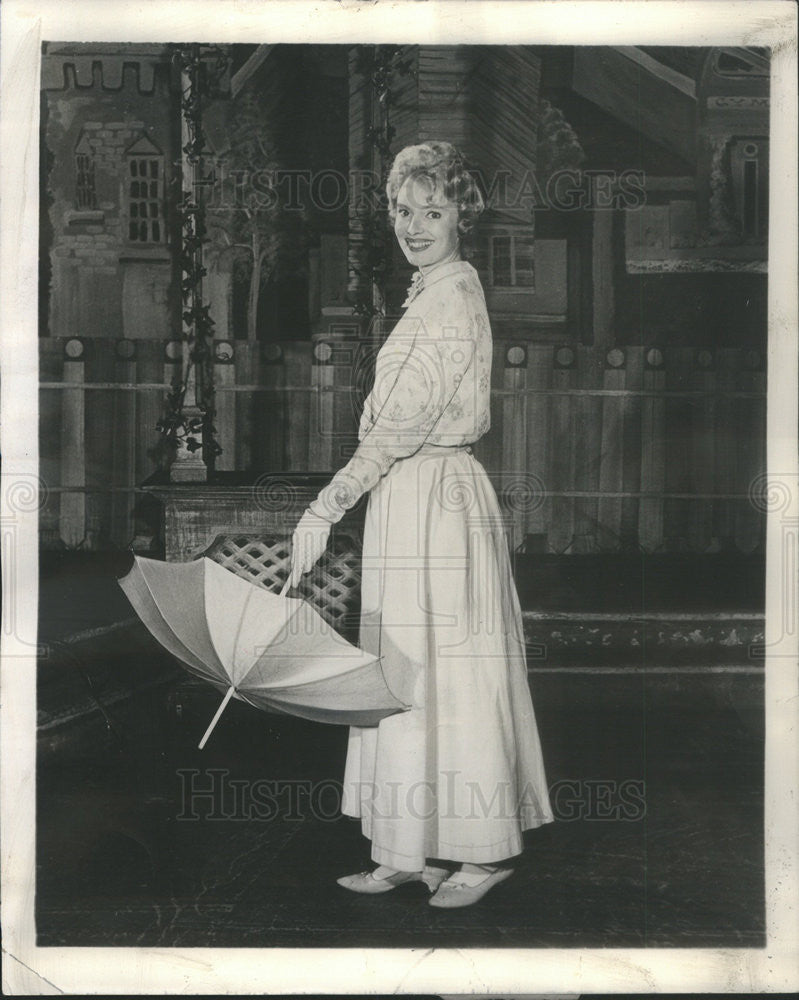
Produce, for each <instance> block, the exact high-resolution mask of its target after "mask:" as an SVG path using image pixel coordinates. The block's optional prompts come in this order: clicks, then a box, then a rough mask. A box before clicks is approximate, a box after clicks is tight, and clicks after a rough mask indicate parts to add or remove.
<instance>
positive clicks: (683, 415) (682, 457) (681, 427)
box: [663, 348, 691, 551]
mask: <svg viewBox="0 0 799 1000" xmlns="http://www.w3.org/2000/svg"><path fill="white" fill-rule="evenodd" d="M664 353H665V355H666V389H667V391H673V392H685V391H686V390H687V389H688V378H687V375H688V371H689V368H688V365H689V364H690V354H691V350H690V348H689V349H688V350H686V349H685V348H675V349H674V350H671V351H666V352H664ZM690 435H691V401H690V398H688V397H685V396H669V397H667V399H666V492H667V493H688V492H690V486H691V477H690V463H689V448H690ZM690 504H691V501H690V500H680V499H669V500H666V501H665V503H664V511H663V518H664V525H663V531H664V535H665V537H666V539H667V541H668V546H669V548H670V549H672V550H678V551H682V550H685V549H687V547H688V511H689V507H690Z"/></svg>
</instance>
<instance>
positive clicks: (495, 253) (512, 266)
mask: <svg viewBox="0 0 799 1000" xmlns="http://www.w3.org/2000/svg"><path fill="white" fill-rule="evenodd" d="M487 263H488V274H489V279H488V280H489V284H490V285H491V286H492V287H493V288H515V289H517V290H519V291H522V290H523V291H527V292H535V239H534V237H533V234H532V232H530V231H524V232H518V233H511V232H501V233H499V232H498V233H496V234H494V235H492V236H489V238H488V261H487Z"/></svg>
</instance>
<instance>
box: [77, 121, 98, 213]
mask: <svg viewBox="0 0 799 1000" xmlns="http://www.w3.org/2000/svg"><path fill="white" fill-rule="evenodd" d="M75 207H76V208H78V209H81V208H83V209H89V210H92V209H95V208H97V190H96V188H95V182H94V156H93V155H92V151H91V148H90V146H89V142H88V139H87V138H86V136H85V135H82V136H81V138H80V141H79V142H78V145H77V146H76V147H75Z"/></svg>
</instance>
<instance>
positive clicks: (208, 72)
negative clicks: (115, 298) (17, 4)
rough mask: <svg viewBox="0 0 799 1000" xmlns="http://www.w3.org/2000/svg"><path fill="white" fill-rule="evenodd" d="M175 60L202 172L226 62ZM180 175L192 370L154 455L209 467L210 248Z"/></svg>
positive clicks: (171, 397)
mask: <svg viewBox="0 0 799 1000" xmlns="http://www.w3.org/2000/svg"><path fill="white" fill-rule="evenodd" d="M173 58H174V64H175V66H176V68H177V69H178V70H179V71H180V74H181V98H180V110H181V114H182V116H183V120H184V121H185V123H186V131H187V133H188V137H187V141H186V143H185V145H184V146H183V148H182V152H183V154H184V156H185V160H186V161H187V162H188V163H189V164H190V166H191V167H192V168H193V169H194V171H197V172H199V171H201V170H202V165H203V157H204V156H205V155H206V153H207V143H206V136H205V132H204V130H203V106H204V103H205V101H206V100H207V98H208V97H209V95H210V94H212V93H213V90H214V88H215V87H217V86H218V84H219V81H220V79H221V78H222V75H223V74H224V73H225V71H226V69H227V65H228V58H227V54H226V53H225V52H224V50H223V49H221V48H219V47H213V46H201V45H198V44H194V45H188V46H178V47H176V49H175V53H174V57H173ZM184 80H185V81H186V85H185V86H184V85H183V81H184ZM176 173H179V175H180V176H181V178H182V180H181V191H180V198H179V200H178V201H177V205H176V210H177V215H178V219H179V222H180V230H181V245H180V253H179V256H178V263H179V265H180V269H181V272H182V275H183V277H182V280H181V288H180V291H181V301H182V314H181V318H182V320H183V327H182V337H183V339H184V340H185V342H186V343H187V345H188V348H189V351H188V364H187V365H186V366H185V369H184V370H183V372H182V374H181V380H180V382H179V383H177V384H176V385H174V386H173V387H172V389H171V391H170V392H169V393H168V395H167V399H166V407H165V413H164V416H163V417H162V419H161V420H159V421H158V424H157V425H156V429H157V430H158V432H159V434H160V435H161V441H160V443H159V448H157V449H156V450H157V451H158V452H160V454H161V456H165V457H167V458H168V459H173V458H174V457H175V454H176V452H177V451H178V449H179V448H180V447H181V446H183V447H185V448H186V449H187V450H188V451H189V452H195V451H197V450H198V449H199V448H202V449H203V459H204V461H205V463H206V465H208V466H209V467H211V466H212V464H213V461H214V458H215V457H216V456H217V455H219V454H220V453H221V451H222V449H221V448H220V446H219V443H218V442H217V440H216V437H215V435H216V428H215V427H214V412H215V401H214V354H213V339H214V321H213V319H211V314H210V306H209V305H208V304H207V303H205V302H203V301H202V281H203V278H204V276H205V274H206V273H207V271H206V268H205V267H204V266H203V262H202V260H203V248H204V247H205V245H206V243H207V230H206V223H205V207H204V206H203V204H202V201H201V200H200V199H199V198H198V197H197V196H196V190H197V189H198V186H197V185H195V191H190V190H187V189H186V188H184V187H183V180H185V178H183V171H180V172H176ZM192 369H193V370H194V382H195V393H196V400H197V408H198V409H199V411H200V415H199V416H191V417H187V415H186V413H185V412H184V408H185V401H186V392H187V389H188V380H189V375H190V372H191V370H192Z"/></svg>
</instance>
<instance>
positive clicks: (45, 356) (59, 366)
mask: <svg viewBox="0 0 799 1000" xmlns="http://www.w3.org/2000/svg"><path fill="white" fill-rule="evenodd" d="M39 359H40V360H39V377H40V381H42V382H57V383H61V382H63V380H64V349H63V341H62V340H61V339H60V338H49V337H42V338H40V340H39ZM61 397H62V390H61V389H41V390H40V392H39V475H40V476H41V477H42V479H43V481H44V484H45V487H46V489H47V491H48V492H47V494H46V503H45V506H44V507H43V508H42V510H41V511H40V512H39V532H40V538H41V541H42V544H46V545H47V546H48V547H51V546H54V545H57V544H58V540H59V538H60V529H59V517H60V509H61V493H60V492H59V491H58V490H54V489H53V487H56V486H60V485H61V412H62V406H63V402H64V401H63V399H62V398H61Z"/></svg>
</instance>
